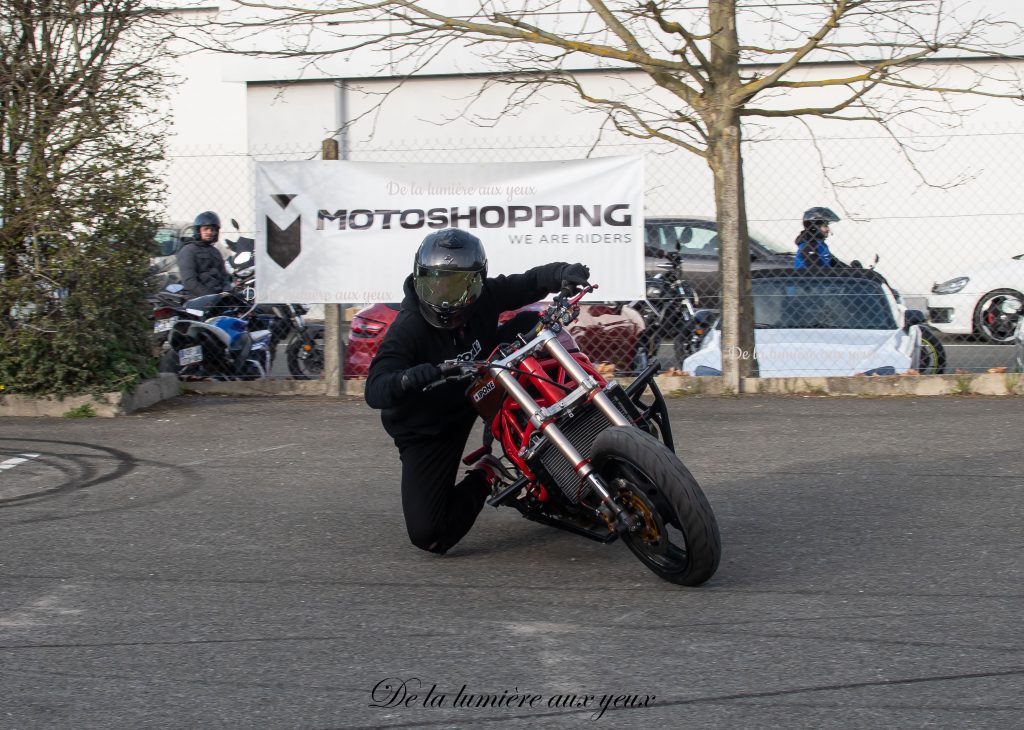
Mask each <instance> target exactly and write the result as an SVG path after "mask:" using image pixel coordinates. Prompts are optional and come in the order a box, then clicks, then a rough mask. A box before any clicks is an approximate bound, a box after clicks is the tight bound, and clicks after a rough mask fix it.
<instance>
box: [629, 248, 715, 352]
mask: <svg viewBox="0 0 1024 730" xmlns="http://www.w3.org/2000/svg"><path fill="white" fill-rule="evenodd" d="M665 258H666V259H667V261H666V262H665V263H660V264H657V268H658V269H660V271H658V273H656V274H654V275H652V276H648V277H647V281H646V292H645V295H644V298H643V299H638V300H636V301H633V302H630V306H631V307H633V309H635V310H636V311H637V312H639V313H640V316H641V317H643V319H644V325H645V326H644V330H643V332H642V333H641V334H640V341H639V343H638V347H637V353H638V354H637V358H636V366H637V367H636V369H638V370H643V368H644V367H646V365H647V361H648V360H651V359H653V358H655V357H656V356H657V354H658V348H659V347H661V344H662V343H663V342H665V341H668V340H671V341H672V342H673V343H674V345H675V347H676V350H677V351H676V359H677V360H681V358H680V357H679V347H680V344H681V343H687V342H689V338H688V336H683V337H681V335H684V334H688V333H690V332H691V331H692V329H693V313H694V305H695V304H696V303H697V302H698V298H697V292H696V290H695V289H694V288H693V285H692V284H691V283H690V282H689V281H688V280H687V279H686V278H685V277H684V276H683V269H682V260H683V259H682V256H681V255H680V254H679V253H677V252H675V251H669V252H666V253H665ZM687 354H688V353H687Z"/></svg>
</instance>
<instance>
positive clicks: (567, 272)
mask: <svg viewBox="0 0 1024 730" xmlns="http://www.w3.org/2000/svg"><path fill="white" fill-rule="evenodd" d="M558 278H559V280H561V281H564V282H567V283H569V284H575V285H576V286H583V285H584V284H586V283H587V282H589V281H590V269H589V268H587V267H586V266H584V265H583V264H564V265H563V266H562V270H561V271H559V272H558Z"/></svg>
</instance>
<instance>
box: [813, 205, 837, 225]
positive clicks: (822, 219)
mask: <svg viewBox="0 0 1024 730" xmlns="http://www.w3.org/2000/svg"><path fill="white" fill-rule="evenodd" d="M838 222H839V216H837V215H836V214H835V213H834V212H833V211H832V209H831V208H822V207H816V208H808V209H807V210H805V211H804V225H805V226H811V225H817V224H819V223H838Z"/></svg>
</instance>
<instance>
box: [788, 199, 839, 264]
mask: <svg viewBox="0 0 1024 730" xmlns="http://www.w3.org/2000/svg"><path fill="white" fill-rule="evenodd" d="M803 222H804V227H803V230H801V231H800V233H799V235H797V237H796V241H795V243H796V258H795V259H794V260H793V268H795V269H796V270H797V271H807V270H815V269H829V268H832V267H833V266H842V264H841V263H840V262H839V260H838V259H836V258H835V257H834V256H833V255H832V252H831V251H830V250H829V247H828V244H827V243H826V242H825V239H826V238H828V235H829V233H830V230H829V225H830V224H831V223H837V222H839V216H838V215H836V214H835V213H834V212H833V211H832V210H831V209H829V208H824V207H815V208H808V209H807V210H806V211H804V216H803Z"/></svg>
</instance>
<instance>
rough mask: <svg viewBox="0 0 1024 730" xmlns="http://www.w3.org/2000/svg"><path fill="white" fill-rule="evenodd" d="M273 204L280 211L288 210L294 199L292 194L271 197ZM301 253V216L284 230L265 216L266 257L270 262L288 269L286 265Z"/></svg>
mask: <svg viewBox="0 0 1024 730" xmlns="http://www.w3.org/2000/svg"><path fill="white" fill-rule="evenodd" d="M270 197H271V198H273V200H274V202H275V203H277V204H278V205H279V206H280V207H281V210H285V209H287V208H288V204H289V203H291V202H292V200H293V199H294V198H295V195H294V194H281V193H279V194H275V195H271V196H270ZM301 251H302V216H296V218H295V220H293V221H292V222H291V223H290V224H289V225H288V226H287V227H286V228H281V227H280V226H279V225H277V224H276V223H274V221H272V220H271V219H270V216H269V215H268V216H267V255H268V256H269V257H270V260H271V261H273V262H274V263H275V264H277V265H278V266H280V267H281V268H282V269H286V268H288V264H290V263H291V262H292V261H294V260H295V259H296V258H298V256H299V253H301Z"/></svg>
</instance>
